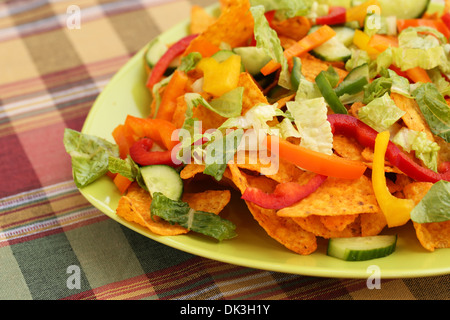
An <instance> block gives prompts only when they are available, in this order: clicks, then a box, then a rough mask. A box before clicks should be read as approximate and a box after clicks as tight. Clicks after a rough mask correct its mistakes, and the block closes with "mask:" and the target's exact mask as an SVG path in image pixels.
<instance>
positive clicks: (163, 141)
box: [124, 115, 179, 150]
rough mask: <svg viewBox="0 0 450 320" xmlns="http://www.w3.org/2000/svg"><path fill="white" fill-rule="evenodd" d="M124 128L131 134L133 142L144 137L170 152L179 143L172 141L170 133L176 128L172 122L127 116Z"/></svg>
mask: <svg viewBox="0 0 450 320" xmlns="http://www.w3.org/2000/svg"><path fill="white" fill-rule="evenodd" d="M124 126H125V127H127V128H129V130H130V131H132V132H133V134H134V137H135V139H134V141H137V140H138V139H139V138H144V137H146V138H150V139H152V140H153V141H155V142H156V143H157V144H159V145H160V146H161V147H164V148H166V149H167V150H172V149H173V147H175V146H176V145H177V144H178V143H179V142H178V141H172V133H173V132H174V131H175V130H176V129H177V128H176V126H175V125H174V124H173V123H172V122H170V121H167V120H163V119H148V118H146V119H144V118H138V117H135V116H132V115H128V116H127V118H126V119H125V124H124Z"/></svg>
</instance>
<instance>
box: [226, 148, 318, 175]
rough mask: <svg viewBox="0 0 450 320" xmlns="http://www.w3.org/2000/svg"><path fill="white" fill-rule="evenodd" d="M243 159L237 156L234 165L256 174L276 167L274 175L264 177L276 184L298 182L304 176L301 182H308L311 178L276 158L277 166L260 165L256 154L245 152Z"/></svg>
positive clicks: (288, 163)
mask: <svg viewBox="0 0 450 320" xmlns="http://www.w3.org/2000/svg"><path fill="white" fill-rule="evenodd" d="M240 154H241V153H239V155H240ZM243 158H244V159H240V156H238V155H237V156H236V157H235V161H234V163H236V165H237V166H238V167H239V168H240V169H245V170H249V171H253V172H255V173H258V174H261V173H262V172H263V169H269V168H270V166H271V165H273V167H274V168H276V167H278V170H276V173H274V174H266V177H268V178H270V179H272V180H274V181H276V182H278V183H283V182H291V181H299V179H300V177H301V176H305V177H304V179H303V181H308V180H309V179H310V177H311V174H310V173H308V172H306V171H304V170H302V169H300V168H299V167H297V166H296V165H294V164H292V163H291V162H288V161H286V160H284V159H281V158H277V161H279V162H278V165H277V164H276V163H273V164H272V163H269V164H262V163H261V161H260V159H259V157H258V154H257V153H256V152H254V153H249V152H247V153H245V154H244V157H243ZM266 173H267V172H266Z"/></svg>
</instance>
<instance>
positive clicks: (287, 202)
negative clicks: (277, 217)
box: [241, 174, 327, 210]
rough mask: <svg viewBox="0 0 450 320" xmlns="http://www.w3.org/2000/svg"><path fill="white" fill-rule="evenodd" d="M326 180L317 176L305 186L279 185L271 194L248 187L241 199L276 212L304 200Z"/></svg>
mask: <svg viewBox="0 0 450 320" xmlns="http://www.w3.org/2000/svg"><path fill="white" fill-rule="evenodd" d="M326 179H327V176H324V175H320V174H318V175H315V176H314V177H313V178H312V179H311V180H309V181H308V183H307V184H305V185H301V184H298V183H296V182H285V183H280V184H278V185H277V186H276V187H275V190H274V192H273V193H266V192H264V191H262V190H261V189H258V188H255V187H248V188H247V189H245V191H244V193H243V194H242V197H241V198H242V199H244V200H246V201H249V202H252V203H254V204H256V205H258V206H260V207H262V208H266V209H275V210H278V209H282V208H285V207H289V206H291V205H293V204H294V203H297V202H299V201H300V200H302V199H304V198H306V197H307V196H309V195H310V194H311V193H313V192H314V191H316V190H317V189H318V188H319V187H320V186H321V185H322V183H323V182H324V181H325V180H326Z"/></svg>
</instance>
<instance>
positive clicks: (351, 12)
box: [347, 0, 381, 27]
mask: <svg viewBox="0 0 450 320" xmlns="http://www.w3.org/2000/svg"><path fill="white" fill-rule="evenodd" d="M370 6H378V8H380V7H381V6H380V3H379V2H378V0H369V1H366V2H364V3H361V4H360V5H359V6H356V7H352V8H349V9H347V22H349V21H358V22H359V25H360V26H361V27H362V26H364V20H365V19H366V16H367V13H368V9H369V7H370Z"/></svg>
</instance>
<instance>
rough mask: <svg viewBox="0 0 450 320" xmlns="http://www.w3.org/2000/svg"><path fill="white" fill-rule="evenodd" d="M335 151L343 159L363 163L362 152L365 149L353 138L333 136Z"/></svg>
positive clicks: (339, 135)
mask: <svg viewBox="0 0 450 320" xmlns="http://www.w3.org/2000/svg"><path fill="white" fill-rule="evenodd" d="M333 149H334V151H335V152H336V153H337V154H338V155H340V156H341V157H343V158H346V159H350V160H355V161H362V160H364V159H363V157H362V152H363V151H364V147H363V146H361V145H360V144H359V143H358V141H356V140H355V139H354V138H352V137H346V136H344V135H341V134H335V135H334V136H333Z"/></svg>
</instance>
